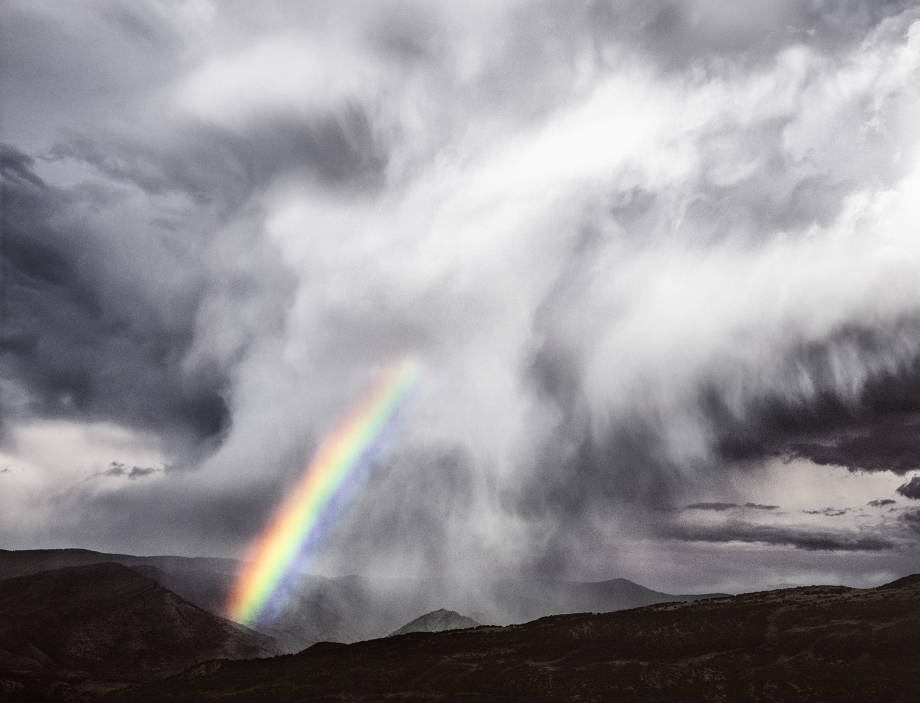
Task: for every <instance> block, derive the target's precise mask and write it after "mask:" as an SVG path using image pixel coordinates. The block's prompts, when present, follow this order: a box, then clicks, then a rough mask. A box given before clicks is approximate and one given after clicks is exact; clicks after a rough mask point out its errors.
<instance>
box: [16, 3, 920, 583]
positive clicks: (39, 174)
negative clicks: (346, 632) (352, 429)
mask: <svg viewBox="0 0 920 703" xmlns="http://www.w3.org/2000/svg"><path fill="white" fill-rule="evenodd" d="M0 19H2V37H0V72H2V73H0V91H2V95H0V98H2V100H0V105H2V122H0V125H2V141H3V161H2V175H3V247H2V283H0V547H6V548H38V547H59V546H76V547H86V548H92V549H99V550H106V551H124V552H131V553H144V554H151V553H160V554H185V555H215V556H242V555H243V554H244V553H245V551H246V548H247V546H248V544H249V543H250V540H252V539H253V538H254V537H255V535H257V534H258V532H259V530H260V529H261V527H262V525H263V524H264V522H265V520H267V519H268V517H269V515H270V514H271V511H272V509H273V508H274V506H275V505H276V502H277V501H278V499H279V498H280V497H281V496H282V495H283V494H284V492H285V489H286V488H287V486H289V485H290V483H291V481H293V480H294V479H295V478H296V477H297V475H298V474H299V472H300V470H301V467H302V466H303V464H304V462H305V461H306V460H307V459H308V458H309V456H310V454H311V452H312V451H313V450H314V449H315V448H316V446H317V443H318V442H319V441H320V440H321V438H322V437H323V435H324V433H326V432H327V431H328V430H329V429H330V428H331V427H332V426H333V425H334V424H335V422H336V420H337V419H338V418H339V417H341V416H342V414H343V413H344V412H346V411H347V409H348V408H349V406H350V405H351V404H352V403H353V402H354V401H355V400H356V399H357V398H358V397H359V396H360V394H361V392H362V390H363V389H364V388H365V387H366V386H367V384H368V383H369V382H371V381H372V379H373V378H374V377H375V374H376V373H378V372H379V370H380V369H381V368H382V367H384V366H385V365H386V364H388V363H390V362H392V361H393V360H394V359H399V358H401V357H403V356H405V355H407V354H414V355H416V356H417V357H418V358H419V359H421V361H422V365H423V374H422V380H421V382H420V387H419V393H418V397H417V401H416V407H415V411H414V413H413V415H412V417H411V419H410V421H409V422H408V424H407V426H406V428H405V430H404V431H403V433H402V435H401V436H400V437H399V439H398V441H397V442H396V444H395V445H394V446H393V447H392V450H391V451H390V453H389V454H388V455H387V457H386V459H385V461H384V462H383V463H382V464H381V465H380V466H379V467H378V468H377V470H376V471H375V472H374V473H373V474H372V475H371V477H370V479H369V480H368V483H367V484H366V485H365V486H364V488H363V489H362V491H361V492H360V494H359V495H358V496H357V498H356V502H355V504H354V506H353V509H352V510H350V511H349V512H348V513H347V514H346V515H345V516H344V517H343V518H342V519H341V520H340V522H339V523H338V525H337V526H336V528H335V529H334V530H333V532H332V534H331V535H330V539H329V542H328V543H327V545H326V548H325V549H324V550H323V551H322V553H321V554H319V555H318V556H317V558H316V560H315V561H314V563H313V565H312V568H313V569H314V570H315V571H317V572H318V573H327V574H344V573H362V574H368V575H388V574H389V575H392V574H401V575H405V574H407V573H410V574H412V573H414V574H418V575H426V576H431V575H436V576H437V575H450V576H453V577H455V578H465V579H473V580H475V579H477V578H481V577H482V576H483V575H484V574H485V575H493V574H495V575H499V574H500V575H524V576H527V577H534V576H540V577H551V578H570V579H604V578H613V577H626V578H630V579H633V580H635V581H638V582H639V583H643V584H645V585H648V586H651V587H654V588H658V589H661V590H671V591H677V590H680V591H685V592H686V591H692V590H711V589H720V590H729V591H739V590H751V589H754V588H760V587H768V586H775V585H781V584H801V583H814V582H834V583H846V584H850V585H875V584H877V583H881V582H883V581H885V580H888V579H891V578H894V577H896V576H900V575H903V574H906V573H911V572H918V571H920V478H916V477H918V476H920V120H918V119H917V118H918V115H920V7H918V4H917V3H916V2H908V1H906V0H891V1H885V0H749V1H747V2H737V1H734V2H729V1H728V0H685V1H683V2H678V1H677V0H568V1H562V0H560V1H558V2H551V1H541V2H538V1H531V0H464V1H463V2H459V1H458V2H448V1H446V0H445V1H442V2H435V1H434V0H427V1H426V0H415V1H413V2H410V1H408V0H406V1H404V0H386V1H380V2H376V1H375V2H371V1H370V0H364V1H362V0H297V1H295V0H260V1H259V2H255V1H251V0H222V1H220V2H218V1H217V0H75V1H74V2H60V1H59V0H6V1H5V2H4V3H3V4H2V6H0Z"/></svg>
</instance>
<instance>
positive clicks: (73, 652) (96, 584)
mask: <svg viewBox="0 0 920 703" xmlns="http://www.w3.org/2000/svg"><path fill="white" fill-rule="evenodd" d="M276 653H278V652H277V649H276V648H275V647H274V645H273V643H272V642H271V641H270V640H269V639H268V638H266V637H264V636H262V635H259V634H257V633H255V632H252V631H249V630H247V629H246V628H243V627H242V626H239V625H236V624H235V623H231V622H228V621H226V620H223V619H220V618H217V617H215V616H214V615H212V614H210V613H208V612H206V611H204V610H202V609H200V608H198V607H197V606H195V605H192V604H191V603H188V602H187V601H185V600H183V599H182V598H180V597H179V596H177V595H176V594H175V593H172V592H171V591H169V590H167V589H165V588H163V587H162V586H160V585H158V584H157V583H155V582H154V581H152V580H150V579H149V578H146V577H145V576H143V575H142V574H139V573H137V572H135V571H133V570H131V569H129V568H127V567H124V566H121V565H120V564H91V565H88V566H76V567H68V568H63V569H55V570H51V571H43V572H40V573H37V574H30V575H27V576H18V577H14V578H9V579H4V580H2V581H0V680H5V681H7V683H8V684H9V685H6V686H5V688H6V689H7V691H6V692H7V694H12V693H13V692H15V691H16V690H19V689H20V687H19V686H18V685H13V684H12V683H10V682H18V684H22V685H24V686H27V687H31V688H35V687H38V688H41V686H40V685H39V684H42V683H48V684H49V685H51V683H54V682H69V683H71V684H75V685H76V684H80V685H82V684H84V683H86V684H88V685H89V688H90V689H93V688H98V686H97V684H99V683H100V682H109V683H112V682H129V681H148V680H151V679H154V678H158V677H163V676H166V675H169V674H174V673H177V672H179V671H182V670H183V669H186V668H188V667H190V666H192V665H194V664H197V663H200V662H203V661H207V660H211V659H219V658H229V659H244V658H255V657H264V656H270V655H273V654H276ZM84 688H85V687H84ZM3 690H4V687H3V685H2V684H0V691H3ZM4 700H7V698H6V697H4Z"/></svg>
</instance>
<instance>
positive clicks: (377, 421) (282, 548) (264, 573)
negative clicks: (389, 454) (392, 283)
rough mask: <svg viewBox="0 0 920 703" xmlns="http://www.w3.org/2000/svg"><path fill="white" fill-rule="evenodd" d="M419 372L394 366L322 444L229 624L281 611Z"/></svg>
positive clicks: (272, 525) (390, 430)
mask: <svg viewBox="0 0 920 703" xmlns="http://www.w3.org/2000/svg"><path fill="white" fill-rule="evenodd" d="M418 371H419V367H418V363H417V362H416V361H414V360H413V359H410V358H407V359H403V360H401V361H399V362H397V363H395V364H393V365H391V366H390V367H389V368H387V369H386V371H385V372H384V373H383V374H382V375H381V377H380V378H379V379H378V380H377V382H376V383H375V384H374V386H373V387H372V388H371V389H370V391H369V392H368V393H367V395H365V396H364V398H363V399H362V400H361V402H359V403H358V404H357V405H356V406H355V407H354V408H353V409H352V411H351V412H350V413H349V414H348V415H347V416H346V417H345V418H344V419H343V420H342V421H341V422H340V423H339V424H338V426H336V428H335V430H334V431H333V432H332V433H331V434H329V436H328V437H327V438H326V439H325V441H324V442H323V443H322V445H321V446H320V447H319V449H318V451H317V452H316V455H315V456H314V457H313V460H312V461H311V462H310V463H309V464H308V465H307V467H306V469H305V470H304V473H303V477H302V478H301V479H300V481H299V482H298V483H297V484H296V485H295V486H294V488H293V489H292V490H291V491H290V493H289V494H288V495H287V497H286V498H285V499H284V501H283V502H282V503H281V505H280V506H279V508H278V510H277V512H276V513H275V514H274V516H273V517H272V519H271V521H270V522H269V523H268V525H267V527H266V528H265V530H264V531H263V532H262V535H261V536H260V537H259V538H258V540H257V541H256V542H255V544H254V546H253V548H252V550H251V551H250V554H249V558H248V559H247V560H246V561H245V562H244V564H243V567H242V569H241V570H240V572H239V574H238V575H237V579H236V583H235V584H234V587H233V590H232V591H231V593H230V597H229V599H228V602H227V614H228V615H229V617H230V618H231V619H233V620H236V621H237V622H240V623H243V624H245V625H253V624H256V623H257V622H261V621H264V620H266V619H269V618H270V617H271V616H272V615H274V614H275V613H276V612H277V610H278V609H279V608H280V607H281V605H282V604H283V602H284V600H285V598H286V596H287V594H288V593H289V592H290V590H291V588H292V587H293V585H294V583H295V580H296V579H297V577H298V575H299V574H300V571H301V568H302V567H303V565H304V563H305V561H306V560H307V559H308V558H309V557H310V556H311V555H312V554H314V553H315V552H316V550H317V549H318V547H319V546H320V545H321V543H322V541H323V538H324V537H325V536H326V535H327V534H328V532H329V530H330V529H331V527H332V525H333V523H334V522H335V519H336V518H337V517H338V516H339V515H340V514H341V512H342V510H343V509H344V508H345V506H346V505H347V503H348V499H349V498H350V497H351V496H352V495H353V493H354V491H355V489H356V488H357V487H358V485H359V484H360V482H361V479H362V478H364V477H365V476H366V474H367V472H368V470H369V469H370V468H372V467H373V465H374V463H375V462H376V460H377V459H378V458H379V457H380V455H381V454H382V453H383V451H384V450H385V449H386V447H387V445H388V443H389V441H390V440H391V439H392V438H393V437H394V435H395V434H396V431H397V430H398V428H399V425H400V424H401V420H402V418H403V417H404V416H405V410H406V406H407V404H408V400H409V398H410V396H411V392H412V390H413V388H414V387H415V383H416V379H417V378H418ZM272 611H274V612H272Z"/></svg>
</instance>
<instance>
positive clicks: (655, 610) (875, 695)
mask: <svg viewBox="0 0 920 703" xmlns="http://www.w3.org/2000/svg"><path fill="white" fill-rule="evenodd" d="M918 641H920V576H915V577H908V578H905V579H900V580H898V581H896V582H894V583H892V584H888V585H886V586H882V587H879V588H875V589H851V588H846V587H842V586H813V587H803V588H793V589H784V590H779V591H766V592H761V593H752V594H745V595H740V596H733V597H726V598H719V599H713V600H705V601H698V602H693V603H685V602H680V603H677V602H676V603H667V604H659V605H652V606H647V607H643V608H637V609H634V610H627V611H619V612H614V613H607V614H602V615H596V614H576V615H559V616H551V617H546V618H541V619H540V620H536V621H534V622H531V623H527V624H524V625H513V626H508V627H478V628H475V629H468V630H453V631H447V632H439V633H413V634H407V635H403V636H401V637H393V638H386V639H379V640H371V641H367V642H360V643H356V644H351V645H345V644H333V643H320V644H317V645H314V646H312V647H310V648H308V649H306V650H304V651H303V652H301V653H299V654H296V655H288V656H281V657H275V658H272V659H265V660H253V661H238V662H229V661H228V662H211V663H208V664H204V665H201V666H198V667H195V668H193V669H191V670H189V671H187V672H184V673H183V674H180V675H178V676H174V677H172V678H169V679H166V680H164V681H162V682H159V683H156V684H151V685H148V686H142V687H138V688H135V689H132V690H128V691H123V692H119V693H116V694H113V696H112V697H111V698H110V699H109V700H111V701H113V703H114V702H115V701H117V702H119V703H153V702H154V701H170V702H172V701H200V700H205V699H207V700H226V701H239V702H241V703H245V702H248V701H253V702H255V701H266V700H271V701H277V702H279V703H283V702H285V701H291V702H293V701H304V700H310V701H333V700H343V699H347V700H349V701H368V702H370V701H384V700H387V701H393V700H397V701H421V700H432V699H440V700H451V701H519V700H527V701H560V700H566V701H569V700H578V701H598V702H600V701H610V700H616V701H635V702H639V701H641V702H643V703H646V702H656V701H662V702H665V701H667V703H674V702H675V701H797V702H809V701H815V702H817V701H834V702H846V701H853V702H854V703H855V702H857V701H858V702H859V703H872V702H878V703H883V702H884V703H896V702H898V701H902V702H903V703H907V702H908V701H915V700H918V698H917V696H918V695H920V651H918V648H917V647H916V643H917V642H918Z"/></svg>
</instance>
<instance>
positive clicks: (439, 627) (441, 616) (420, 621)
mask: <svg viewBox="0 0 920 703" xmlns="http://www.w3.org/2000/svg"><path fill="white" fill-rule="evenodd" d="M480 624H481V623H478V622H476V621H475V620H473V618H468V617H466V616H465V615H461V614H460V613H455V612H454V611H453V610H444V609H443V608H441V609H440V610H433V611H432V612H430V613H425V614H424V615H422V616H421V617H420V618H415V620H413V621H412V622H410V623H406V624H405V625H403V626H402V627H401V628H399V629H398V630H396V631H395V632H391V633H390V634H389V636H390V637H395V636H396V635H405V634H408V633H410V632H444V631H445V630H463V629H465V628H467V627H479V626H480Z"/></svg>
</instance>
